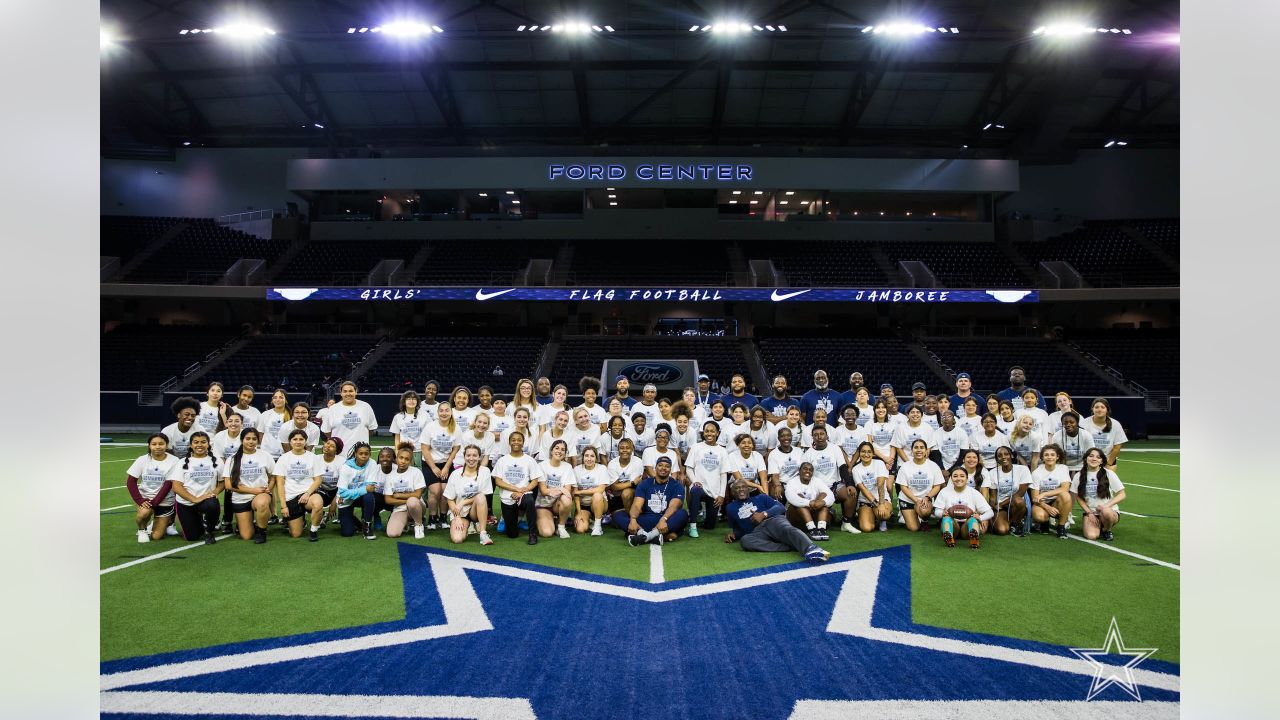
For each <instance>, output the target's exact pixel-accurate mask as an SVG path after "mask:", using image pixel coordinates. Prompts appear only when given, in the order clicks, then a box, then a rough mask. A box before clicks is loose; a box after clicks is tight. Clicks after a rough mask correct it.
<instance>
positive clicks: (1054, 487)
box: [1031, 445, 1096, 538]
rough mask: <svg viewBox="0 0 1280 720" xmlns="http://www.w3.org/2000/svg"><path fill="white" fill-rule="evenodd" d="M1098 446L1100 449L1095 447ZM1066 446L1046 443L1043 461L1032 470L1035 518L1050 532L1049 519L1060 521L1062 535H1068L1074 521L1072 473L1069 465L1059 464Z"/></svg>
mask: <svg viewBox="0 0 1280 720" xmlns="http://www.w3.org/2000/svg"><path fill="white" fill-rule="evenodd" d="M1095 449H1096V448H1095ZM1061 459H1062V448H1060V447H1058V446H1057V445H1046V446H1045V447H1044V449H1042V450H1041V451H1040V460H1041V462H1042V464H1041V465H1040V467H1038V468H1036V469H1035V471H1034V472H1032V473H1031V521H1032V522H1033V523H1038V524H1039V525H1040V532H1042V533H1048V532H1049V521H1050V520H1053V519H1056V520H1057V521H1058V537H1059V538H1066V537H1067V523H1068V522H1069V521H1070V520H1071V475H1070V474H1069V473H1068V472H1067V466H1066V465H1062V464H1059V462H1058V461H1059V460H1061Z"/></svg>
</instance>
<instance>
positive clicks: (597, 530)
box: [591, 523, 604, 536]
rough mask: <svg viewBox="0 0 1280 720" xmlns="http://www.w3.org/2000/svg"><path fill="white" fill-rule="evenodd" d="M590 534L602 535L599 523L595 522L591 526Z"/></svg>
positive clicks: (602, 531)
mask: <svg viewBox="0 0 1280 720" xmlns="http://www.w3.org/2000/svg"><path fill="white" fill-rule="evenodd" d="M591 534H592V535H595V536H600V535H603V534H604V528H602V527H600V523H596V524H595V526H594V527H592V528H591Z"/></svg>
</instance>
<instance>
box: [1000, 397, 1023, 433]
mask: <svg viewBox="0 0 1280 720" xmlns="http://www.w3.org/2000/svg"><path fill="white" fill-rule="evenodd" d="M1017 425H1018V415H1017V413H1016V412H1015V411H1014V407H1013V403H1012V402H1010V401H1008V400H1001V401H1000V414H999V415H997V416H996V428H998V429H999V430H1000V432H1002V433H1004V434H1005V435H1012V434H1013V429H1014V428H1015V427H1017Z"/></svg>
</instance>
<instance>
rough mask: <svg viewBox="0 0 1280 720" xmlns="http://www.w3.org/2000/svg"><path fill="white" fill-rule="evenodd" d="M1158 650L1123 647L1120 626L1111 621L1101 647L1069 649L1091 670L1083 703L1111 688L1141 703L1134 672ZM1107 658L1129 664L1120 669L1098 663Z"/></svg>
mask: <svg viewBox="0 0 1280 720" xmlns="http://www.w3.org/2000/svg"><path fill="white" fill-rule="evenodd" d="M1159 649H1160V648H1127V647H1125V646H1124V638H1122V637H1120V625H1119V624H1118V623H1117V622H1116V619H1115V618H1114V617H1112V618H1111V627H1110V628H1108V629H1107V639H1106V640H1105V641H1103V643H1102V647H1100V648H1071V652H1073V653H1075V654H1076V657H1079V658H1080V659H1081V660H1087V661H1088V662H1089V663H1090V664H1092V665H1093V666H1094V670H1095V672H1094V674H1093V684H1092V685H1091V686H1090V687H1089V695H1088V696H1087V697H1086V698H1085V700H1092V699H1094V698H1095V697H1097V696H1098V694H1099V693H1101V692H1102V691H1103V690H1106V689H1107V688H1109V687H1111V686H1112V685H1118V686H1120V688H1121V689H1122V690H1124V691H1125V692H1127V693H1129V696H1130V697H1132V698H1133V699H1134V700H1142V693H1141V691H1139V689H1138V685H1139V683H1138V682H1137V681H1135V680H1134V669H1135V668H1137V667H1138V665H1140V664H1141V663H1142V661H1143V660H1146V659H1147V658H1149V657H1151V656H1152V655H1153V654H1154V653H1155V652H1156V651H1157V650H1159ZM1108 655H1127V656H1129V662H1127V663H1125V664H1124V665H1112V664H1110V663H1105V662H1102V661H1101V660H1099V659H1098V658H1100V657H1107V656H1108Z"/></svg>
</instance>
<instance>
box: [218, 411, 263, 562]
mask: <svg viewBox="0 0 1280 720" xmlns="http://www.w3.org/2000/svg"><path fill="white" fill-rule="evenodd" d="M261 438H262V433H260V432H258V430H257V429H256V428H246V429H245V430H244V431H243V432H241V433H240V447H239V448H237V449H236V452H235V453H234V454H233V455H232V456H231V458H230V459H229V460H228V462H227V463H226V464H225V465H223V469H222V477H223V478H224V481H225V482H226V490H227V494H228V495H230V498H229V499H228V501H227V502H228V503H229V504H230V506H231V511H232V512H233V513H234V517H235V521H236V529H237V530H238V531H239V533H240V539H241V540H253V542H254V544H255V545H261V544H262V543H264V542H266V541H267V520H268V519H269V518H270V517H271V473H272V471H273V470H274V469H275V461H273V460H272V459H271V454H270V453H268V452H267V451H266V450H259V449H258V441H259V440H260V439H261Z"/></svg>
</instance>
